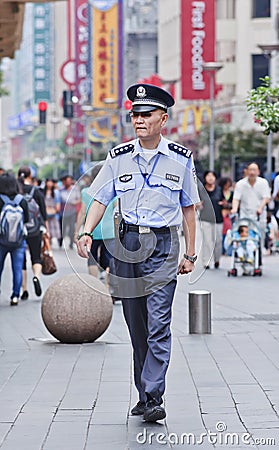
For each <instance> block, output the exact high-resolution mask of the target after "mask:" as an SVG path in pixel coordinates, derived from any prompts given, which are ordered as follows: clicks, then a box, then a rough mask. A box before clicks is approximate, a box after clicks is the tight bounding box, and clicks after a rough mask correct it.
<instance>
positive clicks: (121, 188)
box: [115, 180, 136, 195]
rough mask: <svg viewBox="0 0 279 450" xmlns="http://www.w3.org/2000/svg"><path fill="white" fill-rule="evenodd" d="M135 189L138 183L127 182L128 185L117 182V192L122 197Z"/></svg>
mask: <svg viewBox="0 0 279 450" xmlns="http://www.w3.org/2000/svg"><path fill="white" fill-rule="evenodd" d="M135 187H136V183H135V182H134V181H133V180H131V181H127V182H126V183H125V182H121V181H119V180H117V181H116V182H115V190H116V192H117V193H119V194H120V195H122V194H124V193H125V192H128V191H131V190H134V189H135Z"/></svg>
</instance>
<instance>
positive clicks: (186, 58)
mask: <svg viewBox="0 0 279 450" xmlns="http://www.w3.org/2000/svg"><path fill="white" fill-rule="evenodd" d="M181 61H182V64H181V97H182V98H183V99H186V100H195V99H196V100H199V99H204V100H205V99H208V98H209V77H208V74H205V72H204V70H203V63H204V62H210V61H215V0H204V1H194V0H181Z"/></svg>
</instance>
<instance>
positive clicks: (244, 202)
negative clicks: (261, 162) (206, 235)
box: [231, 162, 271, 265]
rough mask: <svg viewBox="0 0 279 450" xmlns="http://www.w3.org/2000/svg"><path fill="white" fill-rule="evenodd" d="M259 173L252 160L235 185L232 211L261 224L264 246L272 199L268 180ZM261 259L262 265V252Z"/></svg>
mask: <svg viewBox="0 0 279 450" xmlns="http://www.w3.org/2000/svg"><path fill="white" fill-rule="evenodd" d="M259 173H260V171H259V166H258V164H256V163H255V162H252V163H251V164H249V165H248V167H247V176H246V177H245V178H243V179H241V180H239V181H238V182H237V183H236V185H235V189H234V194H233V201H232V210H231V213H232V214H237V213H239V218H240V219H242V218H247V219H251V220H253V221H255V222H256V223H257V224H258V225H259V228H260V232H261V248H262V246H263V245H264V240H265V229H266V223H267V210H266V205H267V204H268V203H269V201H270V197H271V193H270V188H269V185H268V182H267V180H266V179H264V178H262V177H260V176H259ZM259 259H260V265H261V252H260V258H259Z"/></svg>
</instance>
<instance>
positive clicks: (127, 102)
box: [123, 100, 133, 111]
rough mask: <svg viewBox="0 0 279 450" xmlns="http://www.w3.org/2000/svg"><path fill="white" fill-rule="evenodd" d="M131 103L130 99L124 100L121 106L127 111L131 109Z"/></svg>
mask: <svg viewBox="0 0 279 450" xmlns="http://www.w3.org/2000/svg"><path fill="white" fill-rule="evenodd" d="M132 105H133V102H132V101H131V100H125V102H124V103H123V106H124V108H125V109H126V110H127V111H130V109H132Z"/></svg>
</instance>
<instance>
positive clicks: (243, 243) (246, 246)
mask: <svg viewBox="0 0 279 450" xmlns="http://www.w3.org/2000/svg"><path fill="white" fill-rule="evenodd" d="M237 231H238V233H239V241H238V244H237V251H236V252H237V256H238V258H239V259H240V261H246V262H248V263H250V264H253V262H254V259H255V251H256V249H257V246H256V244H255V241H254V240H253V239H252V238H251V236H250V235H249V227H248V226H247V225H240V226H239V227H238V230H237Z"/></svg>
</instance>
